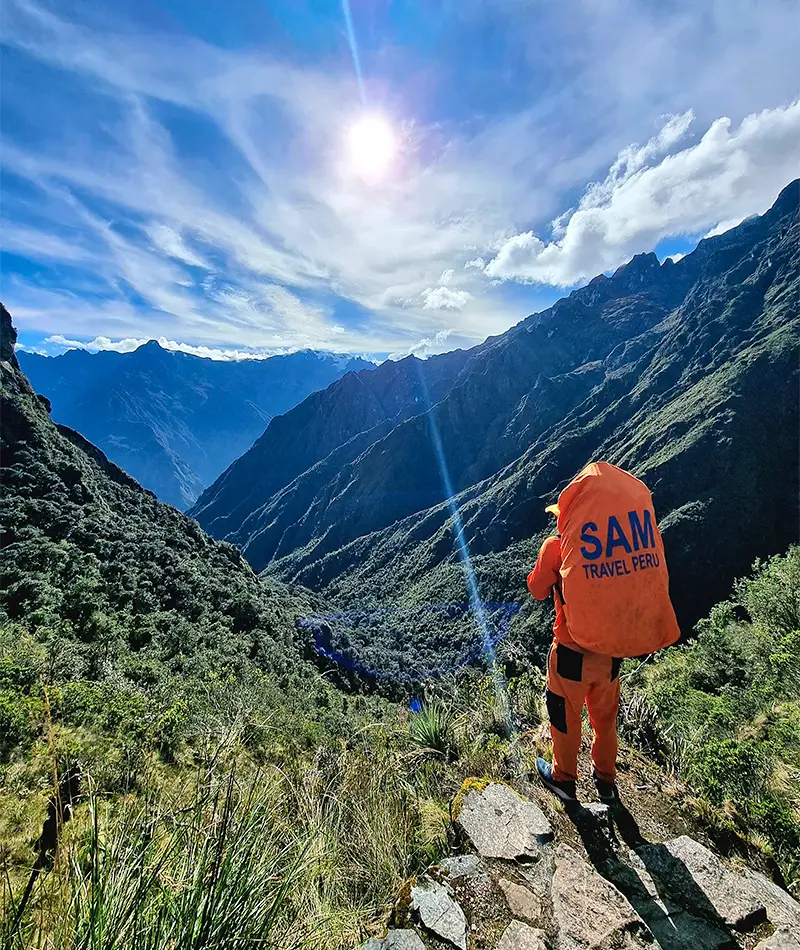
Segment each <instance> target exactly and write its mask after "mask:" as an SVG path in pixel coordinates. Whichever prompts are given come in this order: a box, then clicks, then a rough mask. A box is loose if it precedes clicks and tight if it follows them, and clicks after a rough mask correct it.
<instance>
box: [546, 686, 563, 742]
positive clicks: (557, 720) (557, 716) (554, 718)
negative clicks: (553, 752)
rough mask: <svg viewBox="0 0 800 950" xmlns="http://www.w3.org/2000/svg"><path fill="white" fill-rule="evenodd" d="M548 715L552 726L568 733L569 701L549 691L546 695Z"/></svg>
mask: <svg viewBox="0 0 800 950" xmlns="http://www.w3.org/2000/svg"><path fill="white" fill-rule="evenodd" d="M545 698H546V702H547V715H548V716H549V717H550V725H551V726H552V727H553V728H554V729H557V730H558V731H559V732H563V733H564V735H566V733H567V701H566V699H565V698H564V697H563V696H559V695H558V693H553V692H551V691H550V690H549V689H548V690H547V694H546V697H545Z"/></svg>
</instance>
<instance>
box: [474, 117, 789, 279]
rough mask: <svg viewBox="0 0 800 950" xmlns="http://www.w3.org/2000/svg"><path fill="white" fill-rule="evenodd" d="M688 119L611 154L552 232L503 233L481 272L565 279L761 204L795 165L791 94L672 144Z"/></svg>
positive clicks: (716, 226) (729, 220)
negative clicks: (546, 237) (781, 103)
mask: <svg viewBox="0 0 800 950" xmlns="http://www.w3.org/2000/svg"><path fill="white" fill-rule="evenodd" d="M690 118H691V117H690V116H689V115H688V114H687V115H683V116H678V117H673V118H671V119H670V120H669V121H668V122H667V123H666V124H665V125H664V127H663V128H662V129H661V131H660V132H659V133H658V135H656V136H655V137H654V138H653V139H651V140H650V141H649V142H648V143H647V144H646V145H645V146H643V147H642V148H636V147H630V148H627V149H625V150H623V151H622V152H620V154H619V156H618V158H617V160H616V161H615V162H614V164H613V165H612V167H611V169H610V170H609V173H608V175H607V176H606V178H605V179H604V180H603V181H602V182H600V183H598V184H593V185H590V186H589V188H587V190H586V191H585V193H584V195H583V197H582V198H581V200H580V202H579V204H578V208H577V210H575V211H574V212H572V213H571V214H569V215H568V217H567V218H566V219H564V218H563V217H562V218H561V219H559V225H558V228H557V235H558V236H557V238H556V240H553V241H550V242H545V241H543V240H542V239H541V238H539V237H538V236H537V235H536V234H535V233H534V232H533V231H525V232H523V233H521V234H515V235H513V236H511V237H509V238H508V239H507V240H506V241H505V242H504V243H503V245H502V247H501V248H500V249H499V251H498V252H497V254H496V255H495V257H494V258H493V259H492V260H490V261H489V263H488V264H487V265H486V267H485V268H484V272H485V273H486V275H487V276H489V277H492V278H500V279H504V280H518V281H523V282H531V283H545V284H553V285H556V286H570V285H572V284H575V283H578V282H580V281H582V280H586V279H587V278H590V277H592V276H594V275H595V274H597V273H599V272H601V271H608V270H611V269H613V268H615V267H617V266H618V265H619V264H621V263H623V262H624V261H625V260H627V259H628V258H629V257H631V255H632V254H634V253H636V252H637V251H642V250H650V249H652V248H653V247H655V245H656V244H657V243H658V242H659V241H660V240H662V239H663V238H667V237H674V236H678V235H696V234H698V233H702V232H704V231H707V229H709V228H711V229H712V230H711V231H709V232H708V233H709V234H711V233H715V234H716V233H721V231H722V230H727V229H728V228H729V227H731V226H732V224H733V223H734V222H737V223H738V221H741V220H742V218H744V217H746V216H747V215H750V214H754V213H761V212H763V211H765V210H766V209H767V208H768V207H769V206H770V204H771V203H772V202H773V201H774V199H775V197H776V195H777V194H778V192H779V191H780V189H781V188H782V187H783V186H784V185H786V184H787V183H788V182H789V181H790V180H791V179H792V178H793V177H795V176H796V175H797V173H798V170H800V100H798V101H796V102H794V103H792V104H791V105H789V106H787V107H785V108H778V109H767V110H764V111H763V112H760V113H755V114H753V115H750V116H747V117H746V118H745V119H743V121H742V122H741V124H740V125H739V127H738V128H737V129H734V128H733V125H732V123H731V121H730V119H727V118H721V119H717V120H716V121H715V122H714V123H712V125H711V127H710V128H709V129H708V130H707V131H706V133H705V134H704V135H703V137H702V138H701V140H700V141H699V142H698V143H697V144H695V145H690V146H687V147H685V148H683V149H681V150H678V151H671V149H673V148H674V146H675V145H676V143H678V141H679V140H680V139H681V137H682V136H683V135H685V134H686V132H687V130H688V127H689V121H690ZM665 153H666V154H665ZM656 159H658V160H657V161H656ZM720 222H723V223H720Z"/></svg>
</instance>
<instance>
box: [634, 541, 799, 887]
mask: <svg viewBox="0 0 800 950" xmlns="http://www.w3.org/2000/svg"><path fill="white" fill-rule="evenodd" d="M626 685H627V690H626V694H625V695H624V697H623V709H626V708H630V709H631V710H633V711H635V712H636V713H637V714H638V716H639V719H640V720H641V721H640V722H637V723H628V724H627V725H628V728H629V735H630V734H637V733H638V737H639V739H640V741H641V740H645V741H642V744H643V745H645V746H646V747H647V748H648V751H651V752H652V751H655V752H658V753H660V754H661V756H662V758H663V759H664V760H665V761H666V762H667V763H668V764H670V765H671V766H672V767H673V768H675V769H676V771H678V772H679V773H680V774H681V775H682V776H683V777H684V778H685V779H686V780H688V781H689V782H690V783H692V784H693V785H694V786H695V787H696V788H697V789H698V790H699V791H700V792H702V793H703V794H704V795H705V796H706V797H707V798H708V799H709V800H710V801H712V802H713V803H715V804H717V805H725V806H726V811H728V812H729V813H731V814H734V815H738V816H739V825H740V830H741V831H742V832H743V833H745V834H749V835H751V836H752V837H753V838H755V839H764V840H766V841H767V842H768V845H769V848H770V849H771V850H772V851H773V852H774V854H775V857H776V859H777V860H778V862H779V864H780V865H781V867H782V868H783V870H784V872H785V874H786V876H787V877H788V878H789V879H790V880H797V879H798V877H800V547H792V548H791V549H790V550H789V552H788V553H787V554H786V555H785V556H778V557H773V558H771V559H770V560H768V561H766V562H757V563H756V564H755V565H754V571H753V574H752V576H750V577H748V578H744V579H742V580H740V581H738V582H737V583H736V585H735V589H734V596H733V598H732V599H731V600H730V601H729V602H726V603H723V604H719V605H717V606H716V607H715V608H714V609H713V610H712V611H711V613H710V615H709V616H708V617H707V618H706V619H704V620H701V621H700V623H698V625H697V637H696V639H695V640H694V641H693V642H691V643H689V644H687V645H685V646H680V647H673V648H672V649H670V650H667V651H665V652H664V654H663V655H661V656H660V657H659V658H658V659H657V661H656V662H654V663H653V664H651V665H650V666H648V667H646V668H645V669H643V670H642V671H641V672H640V673H638V674H637V675H636V676H635V677H634V678H633V680H632V681H630V682H628V683H627V684H626ZM643 710H644V713H646V715H644V713H643V712H642V711H643ZM645 720H646V722H645Z"/></svg>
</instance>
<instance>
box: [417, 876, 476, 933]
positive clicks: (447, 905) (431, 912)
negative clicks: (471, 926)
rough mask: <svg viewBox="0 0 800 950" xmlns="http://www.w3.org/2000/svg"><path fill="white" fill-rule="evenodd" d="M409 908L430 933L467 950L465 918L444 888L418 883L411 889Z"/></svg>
mask: <svg viewBox="0 0 800 950" xmlns="http://www.w3.org/2000/svg"><path fill="white" fill-rule="evenodd" d="M411 906H412V907H413V908H414V910H416V911H417V913H418V914H419V919H420V920H421V921H422V924H423V926H425V927H427V929H428V930H430V931H431V933H434V934H436V936H437V937H441V938H442V940H446V941H447V942H448V943H451V944H453V946H454V947H458V948H459V950H467V918H466V917H465V916H464V911H463V910H462V909H461V907H460V906H459V904H458V903H457V902H456V901H454V900H453V898H452V897H451V896H450V894H449V893H448V890H447V888H446V887H444V886H443V885H442V884H437V883H436V881H427V880H426V881H422V882H420V883H419V884H417V885H416V886H415V887H412V888H411Z"/></svg>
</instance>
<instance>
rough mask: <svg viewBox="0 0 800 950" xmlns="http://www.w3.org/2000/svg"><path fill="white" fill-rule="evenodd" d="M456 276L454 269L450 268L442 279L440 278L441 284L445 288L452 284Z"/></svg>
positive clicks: (445, 271)
mask: <svg viewBox="0 0 800 950" xmlns="http://www.w3.org/2000/svg"><path fill="white" fill-rule="evenodd" d="M454 275H455V271H454V270H453V268H452V267H448V268H447V270H443V271H442V274H441V277H440V278H439V283H440V284H443V285H444V286H445V287H446V286H447V285H448V284H449V283H450V281H451V280H452V279H453V276H454Z"/></svg>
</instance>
